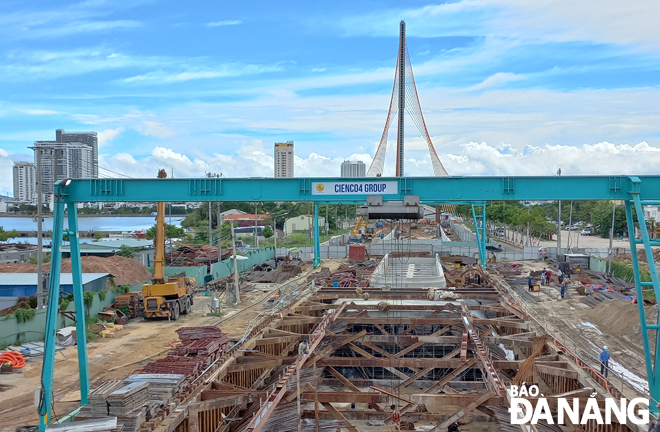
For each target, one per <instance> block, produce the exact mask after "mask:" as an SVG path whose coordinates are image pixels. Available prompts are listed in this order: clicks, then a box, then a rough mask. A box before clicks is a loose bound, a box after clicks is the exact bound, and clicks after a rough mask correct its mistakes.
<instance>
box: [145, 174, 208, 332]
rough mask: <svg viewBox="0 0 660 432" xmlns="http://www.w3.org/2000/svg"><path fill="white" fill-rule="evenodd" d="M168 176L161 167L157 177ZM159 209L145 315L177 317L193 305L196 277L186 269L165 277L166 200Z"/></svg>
mask: <svg viewBox="0 0 660 432" xmlns="http://www.w3.org/2000/svg"><path fill="white" fill-rule="evenodd" d="M165 177H167V173H166V171H165V170H160V171H159V173H158V178H165ZM157 209H158V211H157V213H156V236H155V237H154V248H155V250H156V258H155V259H154V277H153V279H152V280H151V283H150V284H144V285H142V295H143V296H144V316H145V318H146V319H153V318H168V319H171V320H177V319H179V314H184V315H185V314H188V313H190V311H191V309H192V305H193V295H194V293H195V290H196V285H195V279H194V278H188V277H186V276H185V274H183V273H182V274H177V275H171V276H169V277H168V278H167V279H166V278H165V203H164V202H159V203H158V205H157Z"/></svg>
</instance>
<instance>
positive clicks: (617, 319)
mask: <svg viewBox="0 0 660 432" xmlns="http://www.w3.org/2000/svg"><path fill="white" fill-rule="evenodd" d="M644 311H645V314H646V322H647V323H653V324H655V323H656V322H657V320H658V306H657V305H655V306H646V307H645V308H644ZM585 318H587V319H588V320H589V322H591V323H592V324H595V325H596V326H598V329H599V330H600V331H602V332H603V333H609V334H612V335H615V336H619V337H623V336H625V337H627V338H628V339H630V340H631V341H639V340H641V336H640V335H641V333H640V325H639V310H638V309H637V305H636V304H633V303H631V302H630V301H626V300H622V301H618V300H608V301H604V302H602V303H601V304H599V305H598V306H596V307H595V308H593V309H591V310H589V311H588V312H587V313H586V317H585Z"/></svg>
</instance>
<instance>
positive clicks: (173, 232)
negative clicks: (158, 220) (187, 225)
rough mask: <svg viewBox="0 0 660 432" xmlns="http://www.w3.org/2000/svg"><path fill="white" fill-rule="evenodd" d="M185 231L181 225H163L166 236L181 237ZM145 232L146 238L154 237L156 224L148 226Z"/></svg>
mask: <svg viewBox="0 0 660 432" xmlns="http://www.w3.org/2000/svg"><path fill="white" fill-rule="evenodd" d="M185 233H186V231H185V230H184V229H183V228H182V227H178V226H176V225H165V237H166V238H182V237H183V236H184V235H185ZM146 234H147V238H148V239H152V238H154V237H156V225H154V226H152V227H151V228H149V229H148V230H147V232H146Z"/></svg>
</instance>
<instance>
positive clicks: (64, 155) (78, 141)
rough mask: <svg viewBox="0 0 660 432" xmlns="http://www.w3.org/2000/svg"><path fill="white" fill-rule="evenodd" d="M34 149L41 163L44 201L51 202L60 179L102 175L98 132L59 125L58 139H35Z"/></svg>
mask: <svg viewBox="0 0 660 432" xmlns="http://www.w3.org/2000/svg"><path fill="white" fill-rule="evenodd" d="M33 150H34V161H35V167H41V190H42V192H43V194H44V199H43V203H44V204H46V203H48V202H50V198H51V195H52V194H53V184H54V183H55V181H56V180H60V179H66V178H98V176H99V175H98V172H99V163H98V136H97V133H96V132H66V131H65V130H64V129H57V130H55V140H54V141H35V142H34V147H33ZM39 159H41V161H39Z"/></svg>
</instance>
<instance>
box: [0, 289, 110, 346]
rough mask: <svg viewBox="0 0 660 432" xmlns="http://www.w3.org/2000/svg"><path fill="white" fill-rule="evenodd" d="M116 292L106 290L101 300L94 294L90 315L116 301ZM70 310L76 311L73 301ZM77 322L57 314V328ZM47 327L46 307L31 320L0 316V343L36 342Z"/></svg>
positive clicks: (41, 338)
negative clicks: (22, 321) (23, 320)
mask: <svg viewBox="0 0 660 432" xmlns="http://www.w3.org/2000/svg"><path fill="white" fill-rule="evenodd" d="M115 296H116V294H115V293H114V292H112V291H106V295H105V299H104V300H103V301H101V299H100V298H99V296H98V294H96V295H94V301H93V303H92V306H91V307H90V308H89V316H91V317H95V316H97V314H98V313H99V312H101V311H102V310H103V308H104V307H106V306H108V305H110V304H112V303H113V302H114V301H115ZM66 310H68V311H75V305H74V302H73V301H71V303H69V306H68V307H67V308H66ZM75 325H76V323H75V322H74V321H72V320H70V319H68V318H65V317H64V316H63V315H61V314H58V316H57V329H61V328H63V327H70V326H75ZM45 328H46V309H40V310H38V311H36V312H35V316H34V318H33V319H31V320H30V321H27V322H24V323H19V322H18V320H17V319H16V317H15V316H14V315H7V316H4V317H0V345H4V344H8V345H12V344H16V342H17V341H19V340H20V341H21V342H34V341H40V340H43V339H44V330H45Z"/></svg>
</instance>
